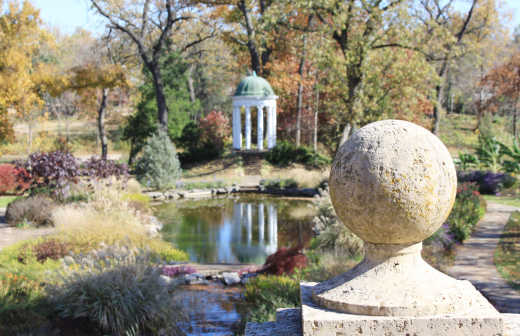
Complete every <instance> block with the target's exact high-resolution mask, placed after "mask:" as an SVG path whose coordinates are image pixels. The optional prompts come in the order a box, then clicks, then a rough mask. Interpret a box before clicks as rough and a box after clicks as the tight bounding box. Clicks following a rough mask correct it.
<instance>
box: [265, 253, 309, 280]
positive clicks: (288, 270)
mask: <svg viewBox="0 0 520 336" xmlns="http://www.w3.org/2000/svg"><path fill="white" fill-rule="evenodd" d="M305 266H307V257H306V256H305V255H304V254H303V253H302V248H301V247H293V248H285V247H282V248H280V249H278V251H276V252H275V253H273V254H271V255H270V256H268V257H267V259H266V261H265V263H264V266H263V267H262V270H261V271H260V273H264V274H274V275H284V274H292V273H294V271H295V270H296V269H297V268H300V269H301V268H304V267H305Z"/></svg>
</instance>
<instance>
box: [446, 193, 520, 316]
mask: <svg viewBox="0 0 520 336" xmlns="http://www.w3.org/2000/svg"><path fill="white" fill-rule="evenodd" d="M514 211H520V209H519V208H516V207H512V206H508V205H502V204H497V203H492V202H488V203H487V211H486V214H485V215H484V217H483V218H482V219H481V220H480V222H479V223H478V224H477V227H476V229H475V231H473V234H472V235H471V237H470V238H469V239H468V240H466V241H465V242H464V245H462V246H461V247H460V248H459V249H458V250H457V255H456V257H455V262H454V264H453V266H452V267H451V268H450V269H449V271H448V272H449V273H450V275H452V276H453V277H456V278H457V279H465V280H469V281H471V283H472V284H473V285H474V286H475V287H477V289H478V290H479V291H480V292H481V293H482V294H483V295H484V296H485V297H486V298H487V299H488V300H489V301H490V302H491V303H492V304H493V305H494V306H495V308H496V309H497V310H498V311H500V312H501V313H515V314H519V313H520V293H518V292H517V291H515V290H514V289H513V288H511V287H510V286H509V285H508V284H507V283H506V282H505V281H504V279H502V277H501V276H500V274H499V273H498V271H497V269H496V267H495V264H494V262H493V256H494V255H495V249H496V247H497V244H498V242H499V240H500V235H501V234H502V231H503V229H504V226H505V225H506V224H507V222H508V220H509V217H510V216H511V213H512V212H514Z"/></svg>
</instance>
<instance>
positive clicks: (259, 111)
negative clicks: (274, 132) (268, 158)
mask: <svg viewBox="0 0 520 336" xmlns="http://www.w3.org/2000/svg"><path fill="white" fill-rule="evenodd" d="M256 109H257V115H258V118H257V119H258V126H257V134H258V136H257V149H258V150H263V149H264V107H263V106H262V105H258V106H257V107H256Z"/></svg>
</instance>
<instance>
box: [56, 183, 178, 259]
mask: <svg viewBox="0 0 520 336" xmlns="http://www.w3.org/2000/svg"><path fill="white" fill-rule="evenodd" d="M93 189H94V191H93V193H92V195H91V196H90V199H89V202H88V203H86V204H82V205H81V206H77V205H66V206H61V207H59V208H57V209H56V210H55V211H54V213H53V220H54V223H55V226H56V228H57V231H58V232H57V238H59V239H60V240H61V241H64V242H67V243H68V244H70V246H71V247H72V249H73V250H74V252H78V253H79V252H83V253H85V252H88V251H91V250H92V249H95V248H97V247H98V246H99V244H101V243H105V244H109V245H115V244H122V243H125V244H128V245H129V246H134V247H138V248H145V247H147V248H149V249H151V250H152V252H155V255H156V258H157V259H163V260H165V261H169V262H170V261H185V260H187V259H188V255H187V254H186V253H184V252H182V251H179V250H177V249H174V248H173V247H172V246H171V244H170V243H168V242H166V241H163V240H162V239H159V238H152V237H150V236H149V235H148V232H147V228H146V224H148V223H149V221H150V216H148V215H145V214H142V213H138V212H137V211H136V210H135V209H134V208H133V207H132V206H131V205H130V202H129V201H128V200H126V199H125V197H126V196H125V194H124V193H123V190H122V187H121V186H119V187H118V185H117V183H114V184H112V185H111V186H106V185H105V184H103V183H94V184H93Z"/></svg>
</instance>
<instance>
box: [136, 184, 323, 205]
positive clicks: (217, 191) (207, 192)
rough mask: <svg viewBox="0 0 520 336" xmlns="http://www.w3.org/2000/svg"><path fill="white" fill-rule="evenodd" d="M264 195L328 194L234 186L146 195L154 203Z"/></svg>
mask: <svg viewBox="0 0 520 336" xmlns="http://www.w3.org/2000/svg"><path fill="white" fill-rule="evenodd" d="M241 193H243V194H263V195H273V196H284V197H305V198H316V197H321V196H323V195H325V194H326V191H325V190H323V189H320V188H317V189H315V188H284V189H280V188H266V187H264V186H263V185H243V186H237V185H233V186H230V187H223V188H212V189H193V190H183V189H181V190H169V191H165V192H160V191H148V192H144V194H146V195H148V196H149V197H150V198H151V199H152V201H155V202H162V201H169V200H177V199H181V198H182V199H204V198H213V197H216V196H225V195H231V194H241Z"/></svg>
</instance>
